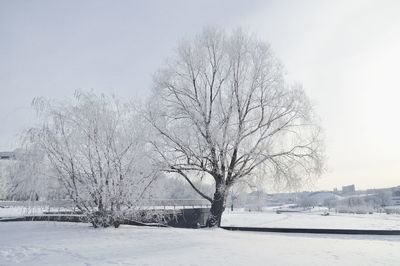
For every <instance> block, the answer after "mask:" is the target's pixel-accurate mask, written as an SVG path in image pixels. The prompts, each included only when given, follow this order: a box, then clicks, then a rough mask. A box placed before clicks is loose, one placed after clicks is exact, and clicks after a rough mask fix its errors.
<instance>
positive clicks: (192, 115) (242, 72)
mask: <svg viewBox="0 0 400 266" xmlns="http://www.w3.org/2000/svg"><path fill="white" fill-rule="evenodd" d="M148 109H149V111H148V112H149V113H148V119H149V121H150V122H151V123H152V125H153V126H154V128H155V129H156V130H155V131H156V132H157V133H158V136H159V137H158V138H156V139H155V140H154V142H153V144H154V147H155V148H156V150H157V151H158V153H159V155H160V159H161V162H162V163H163V167H164V170H165V171H167V172H173V173H176V174H178V175H180V176H182V177H183V178H184V179H185V180H186V181H187V182H188V183H189V184H190V185H191V186H192V188H193V189H194V190H195V191H196V192H197V193H199V194H200V195H201V196H202V197H204V198H205V199H207V200H208V201H210V202H211V209H210V215H209V218H208V222H207V225H208V226H219V225H220V221H221V216H222V213H223V211H224V209H225V203H226V198H227V195H228V192H229V189H230V188H231V187H232V186H233V185H234V184H235V183H236V182H237V181H239V180H243V179H250V178H253V177H254V175H255V174H258V175H263V177H265V178H267V177H272V178H273V179H274V180H279V181H282V182H283V183H284V184H286V185H294V184H299V183H301V182H302V181H303V180H305V179H308V178H310V177H315V176H318V174H319V173H320V171H321V168H322V152H321V151H322V143H321V138H320V127H319V125H318V123H317V119H315V116H314V114H313V109H312V105H311V104H310V101H309V99H308V98H307V96H306V94H305V92H304V90H303V89H302V87H301V86H300V85H298V84H296V85H291V84H288V83H287V82H286V81H285V76H284V72H283V69H282V65H281V64H280V62H279V61H278V60H277V58H276V57H275V56H274V54H273V52H272V50H271V48H270V46H269V45H268V44H267V43H265V42H263V41H261V40H259V39H258V38H257V37H255V36H252V35H249V34H247V33H245V32H244V31H242V30H234V31H232V32H231V33H226V32H225V31H223V30H219V29H210V28H207V29H204V30H203V32H202V33H201V34H199V35H197V36H196V37H195V38H193V39H189V40H186V41H183V42H182V43H181V44H180V46H179V47H178V49H177V50H176V53H175V54H174V55H173V56H172V57H171V58H169V60H168V61H167V62H166V64H165V66H164V67H163V68H161V69H160V70H159V71H158V73H157V74H156V75H155V79H154V96H153V97H152V98H151V101H150V103H149V106H148ZM198 176H200V177H205V176H208V177H211V179H212V180H213V183H214V184H215V192H214V194H213V195H212V196H210V195H207V194H205V193H203V192H202V191H201V190H200V189H199V188H198V187H196V185H195V184H194V182H193V181H192V180H193V178H195V177H198Z"/></svg>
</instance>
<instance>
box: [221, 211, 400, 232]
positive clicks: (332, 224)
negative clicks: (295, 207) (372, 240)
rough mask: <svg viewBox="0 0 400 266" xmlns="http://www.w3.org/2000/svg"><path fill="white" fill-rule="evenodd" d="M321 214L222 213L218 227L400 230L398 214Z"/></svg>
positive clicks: (319, 212) (317, 212)
mask: <svg viewBox="0 0 400 266" xmlns="http://www.w3.org/2000/svg"><path fill="white" fill-rule="evenodd" d="M321 213H322V212H321V211H313V212H299V213H297V212H293V213H281V214H276V212H273V211H272V210H270V211H268V210H267V211H265V212H245V211H234V212H230V211H225V213H224V215H223V216H222V225H225V226H249V227H289V228H291V227H294V228H342V229H385V230H400V215H398V214H386V213H374V214H349V213H334V212H330V214H329V216H322V215H321Z"/></svg>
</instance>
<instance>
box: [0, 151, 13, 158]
mask: <svg viewBox="0 0 400 266" xmlns="http://www.w3.org/2000/svg"><path fill="white" fill-rule="evenodd" d="M0 160H15V153H14V152H11V151H1V152H0Z"/></svg>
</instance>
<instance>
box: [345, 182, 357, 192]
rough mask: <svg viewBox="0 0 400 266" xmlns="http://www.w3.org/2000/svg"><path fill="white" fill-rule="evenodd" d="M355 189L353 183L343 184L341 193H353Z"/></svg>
mask: <svg viewBox="0 0 400 266" xmlns="http://www.w3.org/2000/svg"><path fill="white" fill-rule="evenodd" d="M355 191H356V187H355V185H354V184H353V185H349V186H343V187H342V193H354V192H355Z"/></svg>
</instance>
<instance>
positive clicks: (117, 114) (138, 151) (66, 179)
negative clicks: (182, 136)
mask: <svg viewBox="0 0 400 266" xmlns="http://www.w3.org/2000/svg"><path fill="white" fill-rule="evenodd" d="M34 106H35V107H36V109H37V110H38V113H39V114H40V118H41V120H40V121H41V124H39V126H37V127H35V128H32V129H31V130H30V135H31V140H32V142H33V143H35V144H36V145H38V146H39V147H40V149H41V150H42V151H43V152H44V154H45V155H46V157H47V160H48V162H49V164H50V168H51V169H52V171H53V173H54V174H55V176H56V178H57V179H58V180H59V181H60V182H61V184H62V185H63V186H64V188H65V190H66V191H67V193H68V195H69V197H70V199H71V200H73V202H74V204H75V205H76V206H77V207H78V208H79V209H80V210H81V211H83V212H84V213H85V214H87V216H88V217H89V219H90V221H91V222H92V223H93V224H94V225H95V226H108V225H111V224H113V225H114V226H118V225H119V223H120V221H121V219H124V218H125V217H126V216H127V215H128V214H129V213H130V211H132V210H134V209H135V208H137V207H138V206H140V202H141V199H142V194H143V193H144V191H145V190H146V188H147V187H148V186H149V184H150V183H151V182H152V180H153V179H154V177H155V171H154V169H153V168H152V167H151V165H150V162H151V160H149V159H148V157H147V156H148V153H147V151H148V150H149V148H148V145H147V144H146V138H145V137H146V130H145V128H146V127H145V124H144V123H143V119H141V116H140V115H138V113H137V112H136V111H135V108H132V105H128V104H121V103H120V102H119V101H118V100H117V99H115V98H114V97H107V96H104V95H100V96H98V95H96V94H94V93H82V92H77V93H76V94H75V97H74V98H73V99H72V100H64V101H59V102H54V101H48V100H44V99H40V98H39V99H36V100H35V101H34Z"/></svg>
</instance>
